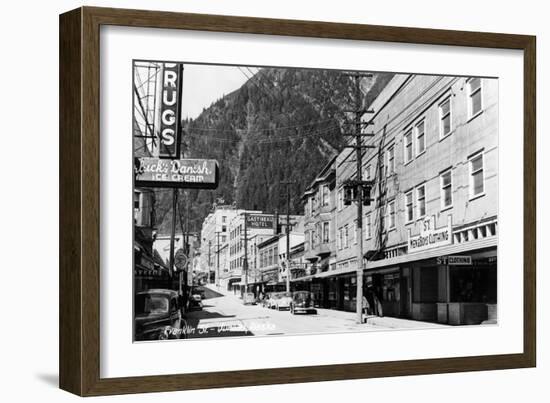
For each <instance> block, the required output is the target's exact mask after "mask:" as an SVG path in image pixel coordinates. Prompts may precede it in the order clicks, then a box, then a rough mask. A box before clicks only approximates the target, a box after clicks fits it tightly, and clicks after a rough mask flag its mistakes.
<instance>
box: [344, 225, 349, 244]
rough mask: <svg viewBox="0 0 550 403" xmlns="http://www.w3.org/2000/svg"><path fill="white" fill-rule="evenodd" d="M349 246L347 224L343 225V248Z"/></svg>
mask: <svg viewBox="0 0 550 403" xmlns="http://www.w3.org/2000/svg"><path fill="white" fill-rule="evenodd" d="M348 247H349V229H348V225H347V224H346V225H345V226H344V249H345V248H348Z"/></svg>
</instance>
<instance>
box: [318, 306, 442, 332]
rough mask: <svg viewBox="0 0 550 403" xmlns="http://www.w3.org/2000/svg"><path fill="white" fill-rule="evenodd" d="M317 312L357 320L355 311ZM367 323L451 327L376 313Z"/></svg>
mask: <svg viewBox="0 0 550 403" xmlns="http://www.w3.org/2000/svg"><path fill="white" fill-rule="evenodd" d="M317 314H318V315H322V316H328V317H334V318H340V319H344V320H349V321H353V322H355V320H356V313H355V312H347V311H338V310H335V309H324V308H317ZM367 324H369V325H371V326H380V327H384V328H389V329H423V328H424V329H425V328H439V327H441V328H443V327H449V326H448V325H443V324H440V323H432V322H421V321H418V320H412V319H401V318H392V317H389V316H383V317H379V316H375V315H369V316H368V317H367Z"/></svg>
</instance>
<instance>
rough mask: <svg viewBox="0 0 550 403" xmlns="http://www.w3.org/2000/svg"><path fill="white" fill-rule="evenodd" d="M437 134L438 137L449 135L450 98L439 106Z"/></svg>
mask: <svg viewBox="0 0 550 403" xmlns="http://www.w3.org/2000/svg"><path fill="white" fill-rule="evenodd" d="M439 134H440V137H445V136H448V135H449V134H451V98H447V99H446V100H445V101H443V102H441V103H440V104H439Z"/></svg>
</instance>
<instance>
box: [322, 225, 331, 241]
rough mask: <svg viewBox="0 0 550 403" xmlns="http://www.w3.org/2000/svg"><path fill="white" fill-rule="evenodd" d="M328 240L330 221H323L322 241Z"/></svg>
mask: <svg viewBox="0 0 550 403" xmlns="http://www.w3.org/2000/svg"><path fill="white" fill-rule="evenodd" d="M329 242H330V222H329V221H325V222H324V223H323V243H329Z"/></svg>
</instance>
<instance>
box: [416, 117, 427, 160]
mask: <svg viewBox="0 0 550 403" xmlns="http://www.w3.org/2000/svg"><path fill="white" fill-rule="evenodd" d="M425 150H426V136H425V124H424V121H423V120H422V121H421V122H419V123H417V125H416V155H417V156H419V155H420V154H422V153H423V152H424V151H425Z"/></svg>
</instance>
